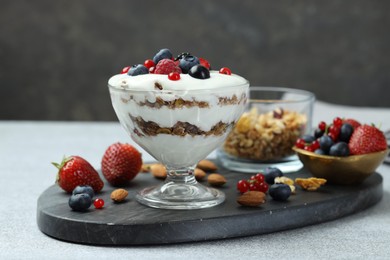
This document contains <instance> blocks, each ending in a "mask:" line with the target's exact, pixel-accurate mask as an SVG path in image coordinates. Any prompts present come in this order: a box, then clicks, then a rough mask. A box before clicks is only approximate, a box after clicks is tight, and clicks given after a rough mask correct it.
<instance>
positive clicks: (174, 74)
mask: <svg viewBox="0 0 390 260" xmlns="http://www.w3.org/2000/svg"><path fill="white" fill-rule="evenodd" d="M168 79H170V80H179V79H180V73H178V72H171V73H169V74H168Z"/></svg>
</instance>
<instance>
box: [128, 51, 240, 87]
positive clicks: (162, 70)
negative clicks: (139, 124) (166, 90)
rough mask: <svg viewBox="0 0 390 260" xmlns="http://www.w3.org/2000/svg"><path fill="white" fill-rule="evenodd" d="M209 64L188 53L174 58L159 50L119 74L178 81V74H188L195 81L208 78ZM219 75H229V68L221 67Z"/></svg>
mask: <svg viewBox="0 0 390 260" xmlns="http://www.w3.org/2000/svg"><path fill="white" fill-rule="evenodd" d="M210 70H211V65H210V63H209V62H208V61H207V60H206V59H204V58H200V57H199V58H198V57H196V56H193V55H191V53H189V52H183V53H181V54H179V55H178V56H177V57H176V58H174V56H173V54H172V52H171V51H170V50H169V49H161V50H160V51H158V52H157V53H156V54H155V55H154V57H153V58H152V59H147V60H145V62H144V63H143V64H135V65H133V66H127V67H124V68H123V69H122V72H121V74H125V73H127V74H128V75H129V76H138V75H143V74H165V75H168V78H169V79H170V80H173V81H176V80H180V74H188V75H190V76H191V77H193V78H197V79H208V78H210ZM219 73H221V74H226V75H231V74H232V72H231V70H230V69H229V68H227V67H223V68H221V69H220V70H219Z"/></svg>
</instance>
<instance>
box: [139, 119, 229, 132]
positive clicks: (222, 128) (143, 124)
mask: <svg viewBox="0 0 390 260" xmlns="http://www.w3.org/2000/svg"><path fill="white" fill-rule="evenodd" d="M132 120H133V122H135V124H136V125H137V127H138V128H139V129H140V130H141V131H142V132H143V134H142V133H141V132H140V131H138V130H137V129H135V133H136V134H137V135H139V136H142V135H148V136H156V135H158V134H167V135H176V136H185V135H191V136H196V135H204V136H210V135H216V136H219V135H222V134H223V133H225V132H226V131H227V130H228V129H230V128H231V127H232V126H233V124H234V122H231V123H223V122H221V121H220V122H218V123H217V124H216V125H214V126H213V127H212V128H211V129H210V130H209V131H203V130H201V129H200V128H199V127H197V126H196V125H193V124H190V123H188V122H181V121H179V122H177V123H176V124H175V125H173V126H172V127H161V126H159V125H158V124H157V123H155V122H152V121H145V120H143V118H142V117H132Z"/></svg>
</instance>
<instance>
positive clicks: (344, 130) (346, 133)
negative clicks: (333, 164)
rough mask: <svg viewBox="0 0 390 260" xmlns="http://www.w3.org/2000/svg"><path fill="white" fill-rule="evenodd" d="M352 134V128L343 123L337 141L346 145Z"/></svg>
mask: <svg viewBox="0 0 390 260" xmlns="http://www.w3.org/2000/svg"><path fill="white" fill-rule="evenodd" d="M352 133H353V126H352V125H350V124H348V123H345V124H343V125H342V126H341V129H340V135H339V140H340V141H343V142H346V143H348V142H349V139H350V138H351V135H352Z"/></svg>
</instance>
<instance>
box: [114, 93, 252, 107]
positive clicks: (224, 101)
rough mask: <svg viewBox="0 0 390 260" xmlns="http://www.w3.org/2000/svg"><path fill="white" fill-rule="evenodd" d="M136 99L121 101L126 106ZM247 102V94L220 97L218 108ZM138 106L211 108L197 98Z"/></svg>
mask: <svg viewBox="0 0 390 260" xmlns="http://www.w3.org/2000/svg"><path fill="white" fill-rule="evenodd" d="M133 99H134V98H133V97H132V96H130V97H129V98H128V99H126V98H123V97H121V101H122V102H123V103H125V104H127V103H128V102H129V101H130V100H133ZM246 101H247V96H246V93H242V94H241V96H240V97H237V95H235V94H234V95H232V97H218V103H217V105H218V106H226V105H238V104H241V103H245V102H246ZM136 103H137V105H139V106H141V107H143V106H147V107H151V108H157V109H158V108H161V107H168V108H170V109H176V108H183V107H186V108H190V107H200V108H208V107H210V104H209V102H207V101H197V100H196V99H195V97H193V98H192V100H185V99H183V98H177V99H173V100H164V99H163V98H161V97H156V101H154V102H151V101H149V100H145V101H142V102H136Z"/></svg>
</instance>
